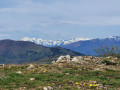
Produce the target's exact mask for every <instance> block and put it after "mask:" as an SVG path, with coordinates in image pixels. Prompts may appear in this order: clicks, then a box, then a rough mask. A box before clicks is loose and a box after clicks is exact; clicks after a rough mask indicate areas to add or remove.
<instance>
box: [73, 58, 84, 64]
mask: <svg viewBox="0 0 120 90" xmlns="http://www.w3.org/2000/svg"><path fill="white" fill-rule="evenodd" d="M71 61H72V62H76V63H83V62H84V60H83V58H82V57H80V58H79V57H78V58H77V57H74V58H73V59H72V60H71Z"/></svg>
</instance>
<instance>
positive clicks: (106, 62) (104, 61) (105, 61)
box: [102, 60, 116, 65]
mask: <svg viewBox="0 0 120 90" xmlns="http://www.w3.org/2000/svg"><path fill="white" fill-rule="evenodd" d="M102 63H103V64H106V65H116V63H112V62H110V61H108V60H103V61H102Z"/></svg>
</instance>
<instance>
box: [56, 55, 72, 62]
mask: <svg viewBox="0 0 120 90" xmlns="http://www.w3.org/2000/svg"><path fill="white" fill-rule="evenodd" d="M70 59H71V58H70V55H66V56H60V57H59V58H58V60H57V61H56V62H70Z"/></svg>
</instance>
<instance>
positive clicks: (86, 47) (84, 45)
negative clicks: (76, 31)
mask: <svg viewBox="0 0 120 90" xmlns="http://www.w3.org/2000/svg"><path fill="white" fill-rule="evenodd" d="M111 46H117V47H119V48H120V36H111V37H107V38H103V39H101V38H97V39H91V40H87V41H78V42H75V43H72V44H68V45H64V46H62V47H63V48H66V49H71V50H73V51H76V52H81V53H83V54H86V55H96V53H95V49H98V48H99V47H111Z"/></svg>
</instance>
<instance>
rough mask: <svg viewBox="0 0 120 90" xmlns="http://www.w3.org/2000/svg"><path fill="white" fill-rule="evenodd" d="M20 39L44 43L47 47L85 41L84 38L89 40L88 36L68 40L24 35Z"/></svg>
mask: <svg viewBox="0 0 120 90" xmlns="http://www.w3.org/2000/svg"><path fill="white" fill-rule="evenodd" d="M21 40H22V41H30V42H34V43H36V44H40V45H44V46H48V47H53V46H62V45H68V44H71V43H74V42H78V41H86V40H90V39H89V38H74V39H70V40H56V41H55V40H43V39H41V38H38V39H37V38H30V37H24V38H23V39H21Z"/></svg>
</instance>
